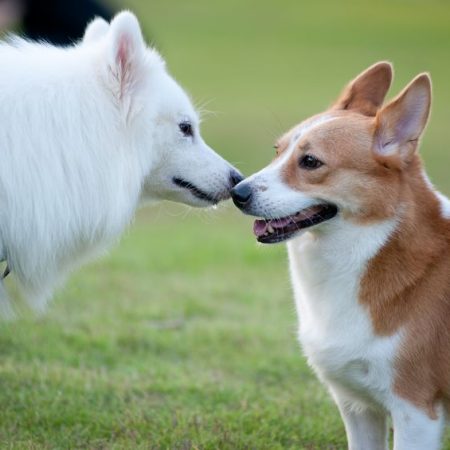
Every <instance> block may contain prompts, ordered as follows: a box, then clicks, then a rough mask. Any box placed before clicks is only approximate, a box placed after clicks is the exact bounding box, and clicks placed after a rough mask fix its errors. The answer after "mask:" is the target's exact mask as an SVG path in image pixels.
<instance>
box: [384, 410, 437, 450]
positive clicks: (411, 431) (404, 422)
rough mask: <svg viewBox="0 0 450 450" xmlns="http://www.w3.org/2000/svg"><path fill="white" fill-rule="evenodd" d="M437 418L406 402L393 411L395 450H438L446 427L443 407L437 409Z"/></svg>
mask: <svg viewBox="0 0 450 450" xmlns="http://www.w3.org/2000/svg"><path fill="white" fill-rule="evenodd" d="M436 409H437V411H436V413H437V418H436V419H432V418H430V417H429V416H428V415H427V414H426V413H425V412H424V411H422V410H420V409H418V408H416V407H415V406H413V405H411V404H408V403H406V402H404V401H402V402H401V406H400V407H398V408H396V409H395V410H393V411H392V422H393V425H394V450H425V449H426V450H438V449H440V448H441V441H442V435H443V431H444V427H445V413H444V409H443V407H442V405H441V406H440V407H439V408H436Z"/></svg>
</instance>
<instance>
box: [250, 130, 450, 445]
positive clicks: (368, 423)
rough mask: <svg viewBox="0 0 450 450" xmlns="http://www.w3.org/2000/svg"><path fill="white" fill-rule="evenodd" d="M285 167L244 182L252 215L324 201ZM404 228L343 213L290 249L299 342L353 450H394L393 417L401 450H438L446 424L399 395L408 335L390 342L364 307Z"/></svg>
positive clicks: (298, 238)
mask: <svg viewBox="0 0 450 450" xmlns="http://www.w3.org/2000/svg"><path fill="white" fill-rule="evenodd" d="M297 138H298V137H297V136H294V138H293V139H292V142H291V144H290V148H288V149H287V150H285V151H286V152H290V150H291V148H292V146H293V145H294V142H295V140H296V139H297ZM289 156H290V154H288V155H287V156H286V159H285V161H286V160H287V158H289ZM282 167H283V164H271V165H269V166H268V167H266V168H265V169H263V170H261V171H260V172H258V173H256V174H255V175H253V176H251V177H250V178H248V179H247V180H246V181H245V182H244V183H249V184H250V187H251V191H252V201H251V204H249V205H246V207H245V212H247V213H250V214H253V215H256V216H260V217H261V216H262V217H265V218H270V217H284V216H289V215H293V214H295V213H296V212H298V211H300V210H302V209H304V208H307V207H309V206H311V205H313V204H316V203H318V202H320V201H321V200H320V199H316V198H314V197H310V196H309V195H307V194H305V193H302V192H299V191H297V190H294V189H292V188H291V187H289V186H288V185H286V183H284V182H283V180H282V177H281V173H280V172H281V169H282ZM437 195H438V197H439V198H440V199H441V201H442V202H443V204H444V205H447V203H445V202H444V200H442V196H441V195H440V194H437ZM331 201H332V200H331ZM338 206H340V205H338ZM443 208H444V207H443ZM399 211H400V212H399V214H401V210H400V209H399ZM397 223H399V220H397V219H392V220H388V221H384V222H381V223H378V224H372V225H356V224H354V223H352V222H350V221H348V220H346V219H344V217H343V215H342V214H338V215H337V216H336V217H335V218H333V219H332V220H330V221H328V222H324V223H322V224H319V225H317V226H315V227H313V228H309V229H307V230H308V231H301V232H299V233H297V235H296V237H295V238H294V239H292V240H291V241H289V242H288V244H287V246H288V253H289V262H290V273H291V279H292V285H293V289H294V294H295V303H296V308H297V313H298V319H299V339H300V342H301V344H302V348H303V351H304V353H305V355H306V357H307V358H308V362H309V364H310V365H311V366H312V368H313V369H314V370H315V372H316V373H317V375H318V376H319V378H320V379H321V380H322V381H323V382H324V384H325V385H326V386H327V387H328V389H329V390H330V393H331V394H332V396H333V398H334V399H335V401H336V404H337V405H338V407H339V410H340V412H341V416H342V419H343V420H344V423H345V428H346V432H347V437H348V443H349V449H350V450H385V449H387V448H388V439H387V437H388V429H387V422H386V421H387V416H388V414H390V415H391V416H392V419H393V423H394V436H395V438H394V441H395V446H394V448H395V450H410V449H413V450H419V449H427V450H437V449H438V448H439V442H440V438H441V435H442V430H443V424H444V422H445V414H444V411H443V409H442V408H441V409H440V410H439V414H438V419H437V420H432V419H431V418H430V417H428V416H427V415H426V414H425V413H424V412H423V411H421V410H419V409H417V408H416V407H415V406H414V405H412V404H411V403H409V402H407V401H405V400H403V399H402V398H400V397H399V396H398V395H397V394H396V393H395V392H394V390H393V379H394V368H393V365H394V362H395V356H396V355H397V354H398V351H399V346H400V345H401V341H402V336H403V333H402V330H400V331H399V332H397V333H396V334H395V335H393V336H389V337H382V336H378V335H376V334H375V333H374V331H373V327H372V322H371V319H370V314H369V311H368V310H367V309H366V307H365V306H363V305H362V304H361V303H360V301H359V289H360V285H361V279H362V276H363V275H364V273H365V269H366V267H367V263H368V262H369V260H370V259H371V258H373V257H374V256H375V255H376V254H377V252H378V251H379V250H380V249H381V248H382V247H383V246H384V245H385V243H386V242H387V241H388V239H389V237H390V236H391V235H392V234H393V233H394V231H395V229H396V226H397Z"/></svg>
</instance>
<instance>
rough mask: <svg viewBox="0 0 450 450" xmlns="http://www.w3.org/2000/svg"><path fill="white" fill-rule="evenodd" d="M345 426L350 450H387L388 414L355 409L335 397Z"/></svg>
mask: <svg viewBox="0 0 450 450" xmlns="http://www.w3.org/2000/svg"><path fill="white" fill-rule="evenodd" d="M334 397H335V399H336V402H337V405H338V407H339V411H340V413H341V417H342V420H343V421H344V425H345V432H346V434H347V441H348V449H349V450H387V449H388V429H387V423H386V418H387V414H386V413H384V412H382V411H374V410H372V409H355V408H353V407H352V406H349V405H348V403H346V402H345V401H343V400H342V399H340V398H339V397H337V396H336V395H334Z"/></svg>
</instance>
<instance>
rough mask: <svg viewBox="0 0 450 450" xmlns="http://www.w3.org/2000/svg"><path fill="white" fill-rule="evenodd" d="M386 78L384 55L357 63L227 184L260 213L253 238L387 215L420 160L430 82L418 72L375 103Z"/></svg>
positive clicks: (283, 236) (277, 238) (239, 202)
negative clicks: (320, 104)
mask: <svg viewBox="0 0 450 450" xmlns="http://www.w3.org/2000/svg"><path fill="white" fill-rule="evenodd" d="M391 79H392V68H391V65H390V64H389V63H385V62H381V63H378V64H375V65H374V66H372V67H370V68H369V69H367V70H366V71H364V72H363V73H362V74H360V75H359V76H358V77H357V78H356V79H354V80H353V81H352V82H350V83H349V85H348V86H347V87H346V88H345V89H344V91H343V93H342V94H341V96H340V97H339V98H338V100H337V101H336V102H335V103H334V105H333V106H332V107H331V108H329V109H328V110H327V111H325V112H324V113H322V114H319V115H316V116H314V117H312V118H310V119H307V120H305V121H304V122H302V123H300V124H299V125H297V126H295V127H294V128H292V129H291V130H290V131H288V132H287V133H286V134H285V135H283V136H282V137H281V138H280V139H279V140H278V141H277V143H276V145H275V148H276V157H275V159H274V160H273V161H272V163H271V164H269V165H268V166H267V167H266V168H264V169H263V170H261V171H260V172H258V173H256V174H254V175H252V176H251V177H249V178H247V179H246V180H245V181H243V182H241V183H240V184H238V185H237V186H236V187H235V188H233V190H232V197H233V201H234V203H235V204H236V206H238V207H239V208H240V209H241V210H242V211H243V212H244V213H246V214H250V215H254V216H259V217H262V218H263V220H257V221H256V222H255V225H254V233H255V235H256V237H257V239H258V241H260V242H263V243H275V242H281V241H284V240H287V239H289V238H291V237H293V236H295V235H297V234H298V233H299V232H300V231H302V230H304V229H307V228H308V229H309V228H310V227H314V229H315V230H319V229H321V228H322V224H325V223H327V224H328V229H329V228H330V227H332V223H333V222H334V221H336V220H337V219H338V218H340V219H342V220H350V221H354V222H358V223H369V222H370V223H372V222H374V221H380V220H384V219H388V218H392V217H393V216H395V214H396V213H397V211H398V209H399V207H400V203H401V202H400V197H401V195H402V191H403V187H404V180H405V177H408V176H410V175H411V174H412V173H413V172H414V173H416V172H417V170H418V167H419V166H420V161H419V159H418V156H417V154H416V148H417V144H418V140H419V138H420V136H421V134H422V132H423V130H424V127H425V125H426V122H427V119H428V115H429V111H430V101H431V83H430V79H429V77H428V75H426V74H422V75H419V76H418V77H416V78H415V79H414V80H413V81H412V82H411V83H410V84H409V85H408V86H407V87H406V88H405V89H404V90H403V91H402V92H401V93H400V95H399V96H398V97H397V98H395V99H394V100H393V101H391V102H390V103H389V104H387V105H386V106H384V107H382V106H381V105H382V103H383V100H384V97H385V95H386V93H387V91H388V89H389V86H390V83H391ZM322 229H326V228H322Z"/></svg>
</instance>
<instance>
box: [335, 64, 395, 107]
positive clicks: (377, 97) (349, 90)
mask: <svg viewBox="0 0 450 450" xmlns="http://www.w3.org/2000/svg"><path fill="white" fill-rule="evenodd" d="M392 73H393V70H392V65H391V64H390V63H388V62H386V61H382V62H378V63H376V64H374V65H373V66H371V67H369V68H368V69H367V70H365V71H364V72H362V73H361V74H360V75H358V76H357V77H356V78H355V79H354V80H353V81H351V82H350V83H349V84H348V85H347V86H346V87H345V89H344V90H343V91H342V93H341V95H340V96H339V98H338V99H337V100H336V102H335V103H334V104H333V106H332V109H337V110H353V111H356V112H359V113H361V114H364V115H366V116H374V115H375V114H376V112H377V110H378V108H379V107H380V106H381V105H382V103H383V100H384V97H385V96H386V93H387V91H388V90H389V87H390V85H391V81H392Z"/></svg>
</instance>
